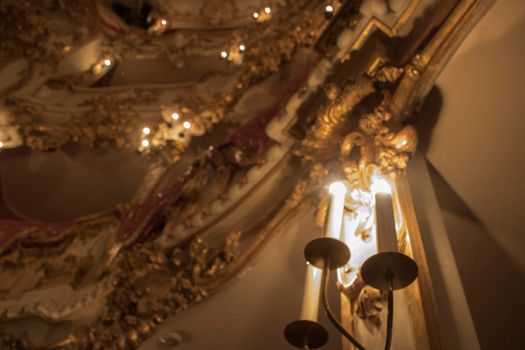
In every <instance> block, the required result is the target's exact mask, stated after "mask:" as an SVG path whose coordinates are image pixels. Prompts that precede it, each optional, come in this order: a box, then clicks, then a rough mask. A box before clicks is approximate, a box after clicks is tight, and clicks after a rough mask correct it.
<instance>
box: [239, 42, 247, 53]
mask: <svg viewBox="0 0 525 350" xmlns="http://www.w3.org/2000/svg"><path fill="white" fill-rule="evenodd" d="M244 50H246V46H244V45H243V44H241V45H239V51H241V52H242V51H244Z"/></svg>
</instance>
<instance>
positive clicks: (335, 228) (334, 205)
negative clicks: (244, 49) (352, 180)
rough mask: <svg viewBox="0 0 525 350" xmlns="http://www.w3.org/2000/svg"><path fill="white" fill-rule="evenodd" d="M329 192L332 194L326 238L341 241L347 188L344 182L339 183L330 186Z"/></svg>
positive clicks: (327, 217) (327, 218)
mask: <svg viewBox="0 0 525 350" xmlns="http://www.w3.org/2000/svg"><path fill="white" fill-rule="evenodd" d="M328 192H330V204H329V206H328V213H327V216H326V220H327V221H326V231H325V236H326V237H331V238H335V239H339V238H340V235H341V225H342V223H343V211H344V208H345V198H346V186H345V185H344V184H343V183H342V182H339V181H337V182H334V183H332V184H331V185H330V187H329V188H328Z"/></svg>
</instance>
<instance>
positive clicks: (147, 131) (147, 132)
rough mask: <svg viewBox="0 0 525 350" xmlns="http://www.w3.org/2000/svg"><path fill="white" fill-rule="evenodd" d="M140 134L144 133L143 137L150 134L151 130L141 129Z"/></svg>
mask: <svg viewBox="0 0 525 350" xmlns="http://www.w3.org/2000/svg"><path fill="white" fill-rule="evenodd" d="M142 132H143V133H144V135H149V134H151V129H150V128H148V127H145V128H144V129H142Z"/></svg>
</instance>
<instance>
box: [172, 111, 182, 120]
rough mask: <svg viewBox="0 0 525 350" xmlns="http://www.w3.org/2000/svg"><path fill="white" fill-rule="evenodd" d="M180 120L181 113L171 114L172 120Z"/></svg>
mask: <svg viewBox="0 0 525 350" xmlns="http://www.w3.org/2000/svg"><path fill="white" fill-rule="evenodd" d="M179 118H180V115H179V113H177V112H173V113H171V119H173V120H178V119H179Z"/></svg>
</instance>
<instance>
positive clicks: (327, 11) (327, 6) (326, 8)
mask: <svg viewBox="0 0 525 350" xmlns="http://www.w3.org/2000/svg"><path fill="white" fill-rule="evenodd" d="M324 11H325V12H326V13H332V12H334V7H333V6H332V5H326V7H325V8H324Z"/></svg>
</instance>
